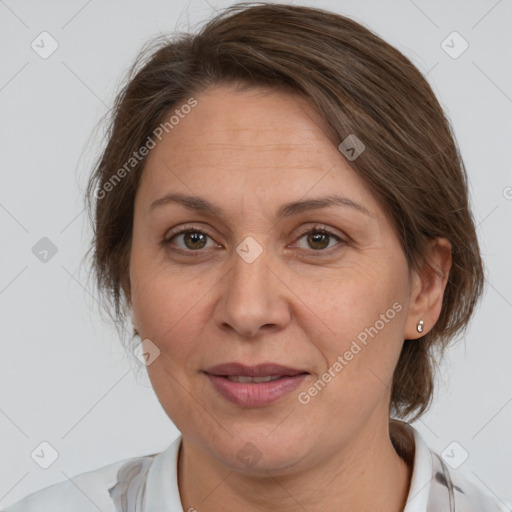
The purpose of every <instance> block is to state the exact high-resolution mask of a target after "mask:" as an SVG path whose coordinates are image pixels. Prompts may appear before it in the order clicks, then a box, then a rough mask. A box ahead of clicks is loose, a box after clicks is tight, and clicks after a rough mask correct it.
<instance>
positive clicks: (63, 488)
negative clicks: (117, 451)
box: [3, 457, 144, 512]
mask: <svg viewBox="0 0 512 512" xmlns="http://www.w3.org/2000/svg"><path fill="white" fill-rule="evenodd" d="M143 458H144V457H133V458H127V459H123V460H120V461H117V462H114V463H112V464H109V465H106V466H103V467H101V468H98V469H95V470H93V471H88V472H85V473H80V474H78V475H75V476H72V477H70V478H69V479H68V480H65V481H63V482H58V483H56V484H53V485H50V486H48V487H45V488H43V489H40V490H38V491H35V492H33V493H31V494H29V495H28V496H26V497H24V498H23V499H22V500H20V501H18V502H16V503H15V504H13V505H11V506H9V507H7V508H6V509H3V512H59V511H63V512H64V511H66V512H69V511H70V510H72V511H73V512H97V511H98V510H101V511H103V512H115V506H114V501H113V500H112V497H111V495H110V492H109V489H110V488H111V487H113V486H114V485H115V484H116V483H117V481H118V473H119V470H120V469H121V468H122V467H123V466H125V465H126V464H127V463H130V462H132V461H137V460H139V459H143Z"/></svg>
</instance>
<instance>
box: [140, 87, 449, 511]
mask: <svg viewBox="0 0 512 512" xmlns="http://www.w3.org/2000/svg"><path fill="white" fill-rule="evenodd" d="M195 97H196V99H197V101H198V104H197V106H196V107H194V108H193V109H192V110H191V112H190V113H189V114H187V115H186V116H185V117H184V119H182V120H180V122H179V124H178V125H177V126H175V127H174V129H173V130H172V131H170V132H169V133H168V134H166V135H164V138H163V139H162V141H161V142H159V143H158V144H157V146H156V147H155V148H154V149H153V150H152V151H151V152H150V154H149V155H148V159H147V162H146V166H145V169H144V172H143V175H142V177H141V181H140V185H139V188H138V190H137V194H136V198H135V209H134V225H133V239H132V248H131V260H130V285H131V290H130V302H131V307H132V319H133V324H134V326H135V328H136V329H137V331H138V332H139V334H140V337H141V339H142V340H145V339H150V340H151V341H152V343H154V344H155V345H156V346H157V347H158V348H159V350H160V355H159V356H158V357H157V358H156V359H155V360H154V361H153V362H152V363H151V364H149V365H148V366H147V370H148V374H149V377H150V380H151V383H152V385H153V387H154V390H155V393H156V395H157V396H158V399H159V401H160V403H161V404H162V407H163V409H164V410H165V412H166V413H167V415H168V416H169V418H170V419H171V420H172V421H173V423H174V424H175V425H176V426H177V428H178V429H179V430H180V431H181V433H182V435H183V443H182V447H181V450H180V454H179V461H178V484H179V488H180V495H181V500H182V504H183V509H184V510H185V511H187V510H189V509H190V508H192V507H193V508H195V509H197V510H198V511H199V512H208V511H218V510H225V511H235V510H237V511H238V510H244V511H248V512H252V511H263V510H277V509H279V510H281V511H299V510H300V511H304V510H323V511H327V512H330V511H337V512H340V511H342V512H343V511H353V510H358V511H367V510H368V511H370V510H372V511H374V510H380V511H384V512H386V511H395V512H396V511H399V510H403V508H404V506H405V503H406V500H407V495H408V489H409V485H410V477H411V468H410V467H408V466H407V465H406V463H405V462H404V461H403V460H402V459H401V458H400V457H399V456H398V455H397V453H396V452H395V450H394V448H393V445H392V444H391V441H390V438H389V427H388V421H389V403H390V383H391V379H392V375H393V370H394V368H395V366H396V363H397V361H398V357H399V354H400V350H401V347H402V344H403V340H404V339H415V338H418V337H420V336H422V335H424V334H426V333H427V332H428V331H429V330H430V329H431V328H432V326H433V325H434V324H435V322H436V321H437V319H438V317H439V314H440V311H441V305H442V297H443V292H444V289H445V286H446V280H447V276H448V272H449V269H450V266H451V247H450V244H449V242H448V241H447V240H446V239H442V238H440V239H437V240H435V241H433V242H432V244H431V247H430V253H429V254H430V259H431V262H433V263H434V264H435V265H436V266H437V267H438V268H439V269H440V270H442V272H443V273H444V276H445V277H444V279H442V278H436V277H435V275H433V274H432V272H428V271H427V270H426V269H425V270H424V271H421V272H419V273H416V272H413V273H412V274H411V275H409V272H408V266H407V261H406V259H405V255H404V253H403V250H402V248H401V246H400V243H399V240H398V238H397V237H396V235H395V233H394V231H393V229H392V227H391V225H390V223H389V221H388V220H387V218H386V217H385V215H384V211H383V210H382V209H381V207H380V206H379V204H378V202H377V201H376V199H375V198H374V197H373V196H372V195H371V193H370V192H369V190H368V188H367V187H366V185H365V184H364V183H363V182H362V181H361V180H360V179H359V178H358V176H357V174H356V173H355V171H354V170H353V169H352V168H351V167H350V165H349V162H348V160H345V158H344V157H343V155H342V154H341V153H340V151H339V150H338V149H337V145H338V144H339V142H341V141H336V140H335V139H333V138H332V137H331V136H330V135H329V131H328V129H327V127H326V126H325V124H324V122H323V120H322V119H321V118H319V116H318V115H317V114H316V113H315V112H314V111H313V109H312V108H311V107H310V106H309V104H308V103H306V102H305V100H303V99H302V98H300V97H298V96H295V95H291V94H290V93H285V92H279V91H271V90H266V89H262V88H250V89H248V90H245V91H242V92H241V91H237V90H236V87H235V86H234V85H222V86H216V87H214V88H209V89H206V90H205V91H203V92H202V93H201V94H199V95H197V96H195ZM169 192H179V193H183V194H188V195H197V196H201V197H203V198H205V199H207V200H208V201H210V202H211V203H213V204H214V205H216V206H218V207H219V208H222V209H223V211H224V213H223V214H222V215H221V216H220V217H219V216H216V215H212V214H211V213H205V212H199V211H194V210H191V209H187V208H185V207H183V206H182V205H179V204H174V203H169V204H167V205H165V206H161V207H159V208H155V209H154V210H152V211H150V210H149V205H150V204H151V203H152V201H154V200H155V199H158V198H160V197H161V196H163V195H164V194H166V193H169ZM333 193H337V194H339V195H342V196H344V197H347V198H350V199H351V200H353V201H356V202H358V203H359V204H361V205H363V206H364V207H365V208H366V209H367V210H368V211H369V212H370V215H365V214H363V213H360V212H358V211H357V210H356V209H353V208H349V207H344V206H329V207H327V208H322V209H317V210H311V211H306V212H302V213H298V214H296V215H293V216H291V217H287V218H282V219H279V218H277V217H275V212H276V211H277V209H278V208H279V207H280V206H281V205H282V204H284V203H287V202H291V201H297V200H304V199H311V198H319V197H323V196H327V195H331V194H333ZM191 225H193V226H195V228H194V229H195V230H196V232H197V229H198V228H199V229H200V232H201V233H205V234H206V235H207V236H206V237H203V238H199V243H198V241H197V239H196V240H194V239H189V238H187V236H185V235H183V234H182V235H177V236H175V237H174V238H173V237H172V234H174V233H177V232H179V231H180V230H184V229H186V228H191V227H192V226H191ZM318 225H320V226H318ZM314 227H324V228H325V229H328V230H330V231H331V232H332V233H333V236H329V237H327V238H326V239H325V240H322V239H321V238H320V242H318V241H317V242H316V245H315V239H311V236H309V237H308V235H307V234H304V232H303V231H301V229H307V228H311V230H312V229H313V228H314ZM196 236H197V235H196ZM248 236H251V237H253V238H254V239H255V240H256V241H257V243H258V244H259V246H260V247H261V248H262V250H263V252H262V253H261V254H260V255H259V256H258V257H257V258H256V259H255V260H254V261H253V262H252V263H247V262H246V261H245V260H244V259H243V258H242V257H240V256H239V255H238V253H237V252H236V248H237V246H239V244H240V243H241V242H242V241H243V240H244V239H245V238H246V237H248ZM336 237H339V238H336ZM165 238H167V239H171V240H170V242H169V243H168V244H167V245H162V244H161V242H162V240H164V239H165ZM173 248H174V249H177V250H179V249H181V250H182V251H184V254H178V253H176V252H173V251H172V249H173ZM186 251H188V252H186ZM198 252H199V253H200V255H199V256H197V253H198ZM192 253H193V254H192ZM190 254H192V255H191V256H190ZM194 255H196V256H195V257H194ZM396 302H398V303H399V304H400V305H401V306H402V308H401V310H400V311H399V312H397V313H396V315H394V318H393V319H392V320H390V321H389V322H387V323H386V324H385V327H384V328H382V329H381V330H379V332H378V334H377V335H374V336H373V338H372V337H369V341H368V344H367V345H366V346H365V347H363V349H362V350H361V351H360V352H359V353H358V354H357V355H355V356H354V357H353V359H352V360H351V361H349V362H348V364H347V365H346V366H345V367H344V368H343V370H342V371H341V372H339V373H338V374H337V375H336V377H335V378H333V379H332V380H331V382H329V383H328V384H327V385H326V386H325V388H324V389H322V391H321V392H319V393H318V394H317V395H316V396H314V397H313V398H312V399H311V401H310V402H309V403H308V404H302V403H300V402H299V401H298V399H297V396H298V393H299V392H301V391H307V390H308V388H310V387H311V386H312V384H313V383H314V382H316V381H317V380H318V379H319V378H321V376H322V375H323V374H324V373H325V372H326V371H327V370H328V368H329V367H332V365H333V363H334V362H335V361H336V360H337V358H338V356H340V355H343V354H344V353H345V352H346V351H347V350H348V349H349V348H350V346H351V343H352V341H353V340H354V339H356V337H357V335H358V334H359V333H360V332H362V331H364V329H365V328H367V327H370V326H374V325H375V323H376V321H377V320H378V319H379V318H381V317H380V315H381V314H384V313H386V311H387V310H389V309H390V308H392V305H393V304H394V303H396ZM420 319H423V320H424V331H423V333H422V334H419V333H418V332H417V330H416V325H417V323H418V321H419V320H420ZM228 361H240V362H243V363H246V364H249V365H250V364H257V363H261V362H277V363H279V364H284V365H287V366H291V367H294V368H300V369H303V370H305V371H308V372H309V373H310V375H308V376H307V378H306V379H305V380H304V382H302V383H301V385H300V386H299V388H298V389H297V390H295V391H293V392H291V393H289V394H287V395H286V396H284V397H281V398H280V399H279V400H278V401H277V402H275V403H273V404H271V405H268V406H264V407H256V408H250V407H241V406H238V405H235V404H233V403H231V402H228V401H227V400H226V399H224V398H223V397H221V396H220V395H219V394H218V393H217V391H216V390H215V389H214V388H213V386H212V385H211V383H210V381H209V379H208V378H207V377H206V376H205V375H204V374H203V373H202V372H201V370H204V369H205V368H207V367H209V366H212V365H214V364H219V363H223V362H228ZM248 442H251V443H253V444H254V445H255V446H256V447H257V450H258V452H259V454H260V455H261V458H260V459H259V460H258V461H257V463H256V464H254V465H253V466H250V467H249V466H247V465H246V464H245V463H244V462H243V461H242V460H241V459H240V458H238V457H237V454H238V452H239V450H240V449H241V448H242V447H244V446H245V445H246V443H248ZM370 489H371V491H372V492H368V491H369V490H370Z"/></svg>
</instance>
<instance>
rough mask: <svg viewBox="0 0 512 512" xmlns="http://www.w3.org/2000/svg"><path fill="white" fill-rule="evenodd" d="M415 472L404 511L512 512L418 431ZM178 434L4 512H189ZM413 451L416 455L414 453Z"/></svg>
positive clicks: (410, 429)
mask: <svg viewBox="0 0 512 512" xmlns="http://www.w3.org/2000/svg"><path fill="white" fill-rule="evenodd" d="M401 425H402V426H401V427H400V428H401V429H406V430H408V432H409V434H411V436H410V439H413V443H414V447H413V450H411V451H410V453H409V456H411V457H414V464H413V474H412V480H411V486H410V489H409V495H408V500H407V505H406V507H405V509H404V512H511V511H512V506H511V505H510V504H508V505H507V504H506V503H505V502H504V501H502V500H500V499H498V498H497V497H494V496H491V495H489V494H488V493H487V492H486V491H484V490H483V489H482V488H480V487H476V486H475V485H474V484H472V483H471V482H470V481H469V480H467V479H466V478H465V477H464V476H463V475H462V474H460V473H459V472H458V471H455V470H453V469H449V467H448V466H447V465H446V464H445V463H444V462H443V460H442V459H441V457H439V456H438V455H437V454H436V453H434V452H433V451H431V450H430V448H429V447H428V446H427V445H426V444H425V442H424V441H423V439H422V438H421V436H420V434H419V433H418V431H416V430H415V429H414V428H413V427H411V426H410V425H407V424H405V423H401ZM181 441H182V436H179V437H178V438H177V439H176V440H175V441H173V442H172V443H171V444H170V445H169V447H168V448H167V449H166V450H164V451H163V452H160V453H156V454H151V455H145V456H141V457H133V458H129V459H124V460H121V461H118V462H116V463H114V464H110V465H108V466H104V467H102V468H99V469H96V470H94V471H89V472H87V473H81V474H79V475H77V476H74V477H72V478H71V481H69V480H68V481H65V482H60V483H57V484H54V485H51V486H49V487H45V488H44V489H41V490H39V491H36V492H33V493H32V494H30V495H28V496H27V497H25V498H24V499H22V500H21V501H18V502H17V503H15V504H14V505H11V506H10V507H8V508H7V509H5V512H60V511H61V512H98V510H101V511H102V512H192V511H193V510H194V509H187V510H186V511H185V510H183V508H182V505H181V500H180V493H179V489H178V479H177V465H178V453H179V448H180V444H181ZM413 451H414V452H413Z"/></svg>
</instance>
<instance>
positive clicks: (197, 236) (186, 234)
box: [161, 228, 215, 253]
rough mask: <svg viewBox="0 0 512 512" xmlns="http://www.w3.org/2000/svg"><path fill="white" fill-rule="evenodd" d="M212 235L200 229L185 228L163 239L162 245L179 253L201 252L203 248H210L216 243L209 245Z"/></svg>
mask: <svg viewBox="0 0 512 512" xmlns="http://www.w3.org/2000/svg"><path fill="white" fill-rule="evenodd" d="M208 239H210V240H211V237H210V235H208V234H206V233H204V232H203V231H201V230H199V229H190V228H189V229H185V230H182V231H179V232H178V233H174V234H172V235H170V236H168V237H166V238H164V240H162V242H161V245H162V246H163V247H166V248H168V249H170V250H172V251H175V252H179V253H194V252H197V253H200V252H202V249H208V248H209V247H212V246H215V244H213V245H210V246H207V244H208Z"/></svg>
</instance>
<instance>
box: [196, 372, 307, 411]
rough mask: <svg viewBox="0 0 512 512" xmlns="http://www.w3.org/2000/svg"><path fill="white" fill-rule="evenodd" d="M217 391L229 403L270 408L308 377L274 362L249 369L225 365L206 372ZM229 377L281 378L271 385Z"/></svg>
mask: <svg viewBox="0 0 512 512" xmlns="http://www.w3.org/2000/svg"><path fill="white" fill-rule="evenodd" d="M205 373H206V376H207V377H208V378H209V379H210V382H211V383H212V384H213V386H214V388H215V389H216V390H217V391H218V392H219V393H220V395H221V396H223V397H224V398H226V399H227V400H229V401H231V402H233V403H235V404H237V405H240V406H245V407H261V406H265V405H269V404H271V403H273V402H275V401H276V400H278V399H279V398H281V397H282V396H284V395H286V394H287V393H290V392H291V391H293V390H294V389H295V388H296V387H297V386H298V385H299V384H300V383H301V382H302V381H303V380H304V378H305V377H306V376H307V375H308V372H306V371H305V370H300V369H297V368H290V367H286V366H282V365H278V364H273V363H264V364H259V365H255V366H246V365H243V364H241V363H225V364H220V365H216V366H212V367H210V368H208V369H207V370H205ZM228 376H243V377H266V376H279V378H278V379H276V380H271V381H268V382H235V381H232V380H229V379H228V378H227V377H228Z"/></svg>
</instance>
